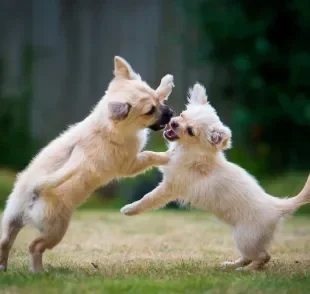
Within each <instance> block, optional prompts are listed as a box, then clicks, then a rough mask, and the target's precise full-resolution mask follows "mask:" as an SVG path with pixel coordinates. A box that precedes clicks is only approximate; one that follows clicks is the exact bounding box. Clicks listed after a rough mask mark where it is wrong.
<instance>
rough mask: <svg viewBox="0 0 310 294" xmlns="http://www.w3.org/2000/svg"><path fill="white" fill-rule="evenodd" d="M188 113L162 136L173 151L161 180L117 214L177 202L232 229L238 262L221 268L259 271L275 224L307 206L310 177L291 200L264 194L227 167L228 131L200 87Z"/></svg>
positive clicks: (245, 176)
mask: <svg viewBox="0 0 310 294" xmlns="http://www.w3.org/2000/svg"><path fill="white" fill-rule="evenodd" d="M188 100H189V101H188V102H189V103H188V105H187V109H186V110H185V111H183V112H182V113H181V115H180V116H178V117H174V118H172V119H171V122H170V127H169V128H168V129H167V130H166V131H165V132H164V136H165V138H166V139H167V140H168V141H169V142H170V145H169V149H170V150H173V153H171V158H170V161H169V164H168V165H166V166H164V167H162V172H163V181H162V183H160V184H159V185H158V186H157V187H156V188H155V189H154V190H153V191H151V192H150V193H148V194H146V195H145V196H144V197H143V198H142V199H140V200H139V201H136V202H133V203H132V204H128V205H126V206H124V207H123V208H122V209H121V212H122V213H123V214H125V215H135V214H139V213H142V212H144V211H146V210H148V209H156V208H160V207H162V206H164V205H166V204H167V203H168V202H170V201H174V200H180V201H181V202H184V203H189V204H190V205H191V206H193V207H195V208H198V209H202V210H207V211H211V212H213V213H214V214H215V215H216V216H217V217H218V218H220V219H221V220H223V221H224V222H226V223H228V224H229V225H231V226H232V229H233V239H234V241H235V244H236V247H237V248H238V250H239V252H240V253H241V257H240V258H239V259H237V260H236V261H234V262H224V263H223V264H222V265H223V266H224V267H235V268H239V269H245V270H256V269H260V268H261V267H262V266H263V265H265V264H266V263H267V262H268V261H269V260H270V255H269V254H268V252H267V247H268V245H269V243H270V242H271V240H272V238H273V235H274V232H275V229H276V227H277V224H278V223H279V221H280V219H281V218H283V217H285V216H286V215H289V214H292V213H294V212H295V211H296V210H297V209H298V208H299V207H300V206H302V205H303V204H306V203H309V202H310V176H309V177H308V180H307V182H306V184H305V186H304V188H303V190H302V191H301V192H300V193H299V194H298V195H297V196H295V197H292V198H287V199H281V198H277V197H274V196H271V195H269V194H267V193H266V192H265V191H264V190H263V188H262V187H261V186H260V185H259V184H258V182H257V181H256V180H255V178H254V177H252V176H251V175H250V174H249V173H247V172H246V171H245V170H244V169H243V168H241V167H239V166H238V165H236V164H234V163H231V162H229V161H228V160H227V159H226V158H225V155H224V153H223V150H225V149H228V148H230V145H231V131H230V129H229V128H228V127H227V126H225V125H224V124H223V123H222V122H221V120H220V118H219V117H218V115H217V113H216V111H215V109H214V108H213V107H212V106H211V105H210V104H209V101H208V98H207V95H206V91H205V88H204V87H203V86H202V85H200V84H196V85H195V86H194V87H193V89H191V90H190V92H189V98H188Z"/></svg>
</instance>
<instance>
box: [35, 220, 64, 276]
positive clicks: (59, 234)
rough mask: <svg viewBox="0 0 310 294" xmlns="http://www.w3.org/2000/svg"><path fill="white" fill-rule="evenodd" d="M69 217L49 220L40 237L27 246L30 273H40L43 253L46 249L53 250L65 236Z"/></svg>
mask: <svg viewBox="0 0 310 294" xmlns="http://www.w3.org/2000/svg"><path fill="white" fill-rule="evenodd" d="M69 221H70V217H68V218H63V217H62V218H60V219H59V218H57V219H53V220H49V223H48V224H45V228H44V230H43V232H42V235H41V236H39V237H38V238H36V239H34V240H33V241H32V242H31V243H30V245H29V257H30V271H32V272H42V271H44V267H43V262H42V258H43V253H44V251H45V250H46V249H52V248H54V247H55V246H56V245H57V244H58V243H59V242H60V241H61V240H62V238H63V236H64V235H65V233H66V231H67V228H68V225H69Z"/></svg>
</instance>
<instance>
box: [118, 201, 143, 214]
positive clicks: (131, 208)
mask: <svg viewBox="0 0 310 294" xmlns="http://www.w3.org/2000/svg"><path fill="white" fill-rule="evenodd" d="M121 213H122V214H124V215H127V216H132V215H136V214H138V213H139V211H138V210H137V209H136V205H135V204H134V203H131V204H127V205H125V206H124V207H123V208H121Z"/></svg>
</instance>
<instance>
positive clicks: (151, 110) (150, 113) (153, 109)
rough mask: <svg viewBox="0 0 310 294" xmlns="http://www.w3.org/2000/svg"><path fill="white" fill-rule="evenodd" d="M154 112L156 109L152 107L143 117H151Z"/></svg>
mask: <svg viewBox="0 0 310 294" xmlns="http://www.w3.org/2000/svg"><path fill="white" fill-rule="evenodd" d="M155 111H156V107H155V106H152V108H151V109H150V111H149V112H147V113H146V114H145V115H152V114H153V113H154V112H155Z"/></svg>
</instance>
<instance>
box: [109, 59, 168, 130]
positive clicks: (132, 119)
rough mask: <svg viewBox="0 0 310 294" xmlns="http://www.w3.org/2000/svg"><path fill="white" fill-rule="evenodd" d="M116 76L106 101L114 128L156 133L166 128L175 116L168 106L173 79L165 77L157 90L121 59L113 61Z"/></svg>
mask: <svg viewBox="0 0 310 294" xmlns="http://www.w3.org/2000/svg"><path fill="white" fill-rule="evenodd" d="M114 76H115V78H114V79H113V80H112V81H111V83H110V85H109V88H108V90H107V93H106V94H107V95H106V98H105V99H104V100H105V103H107V109H108V116H109V118H110V119H111V120H112V121H113V123H114V125H117V126H119V127H122V128H128V127H130V128H135V129H143V128H150V129H152V130H155V131H157V130H161V129H164V128H165V126H166V125H167V124H168V123H169V121H170V119H171V117H172V116H173V110H172V109H171V108H170V107H169V106H168V105H166V104H165V101H166V100H167V99H168V97H169V95H170V93H171V91H172V88H173V87H174V84H173V76H172V75H166V76H164V77H163V78H162V80H161V83H160V85H159V87H158V88H157V89H156V90H154V89H152V88H151V87H150V86H149V85H148V84H147V83H146V82H144V81H142V79H141V77H140V75H139V74H137V73H135V72H134V70H133V69H132V67H131V66H130V65H129V63H128V62H126V61H125V60H124V59H123V58H121V57H118V56H116V57H115V59H114Z"/></svg>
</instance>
